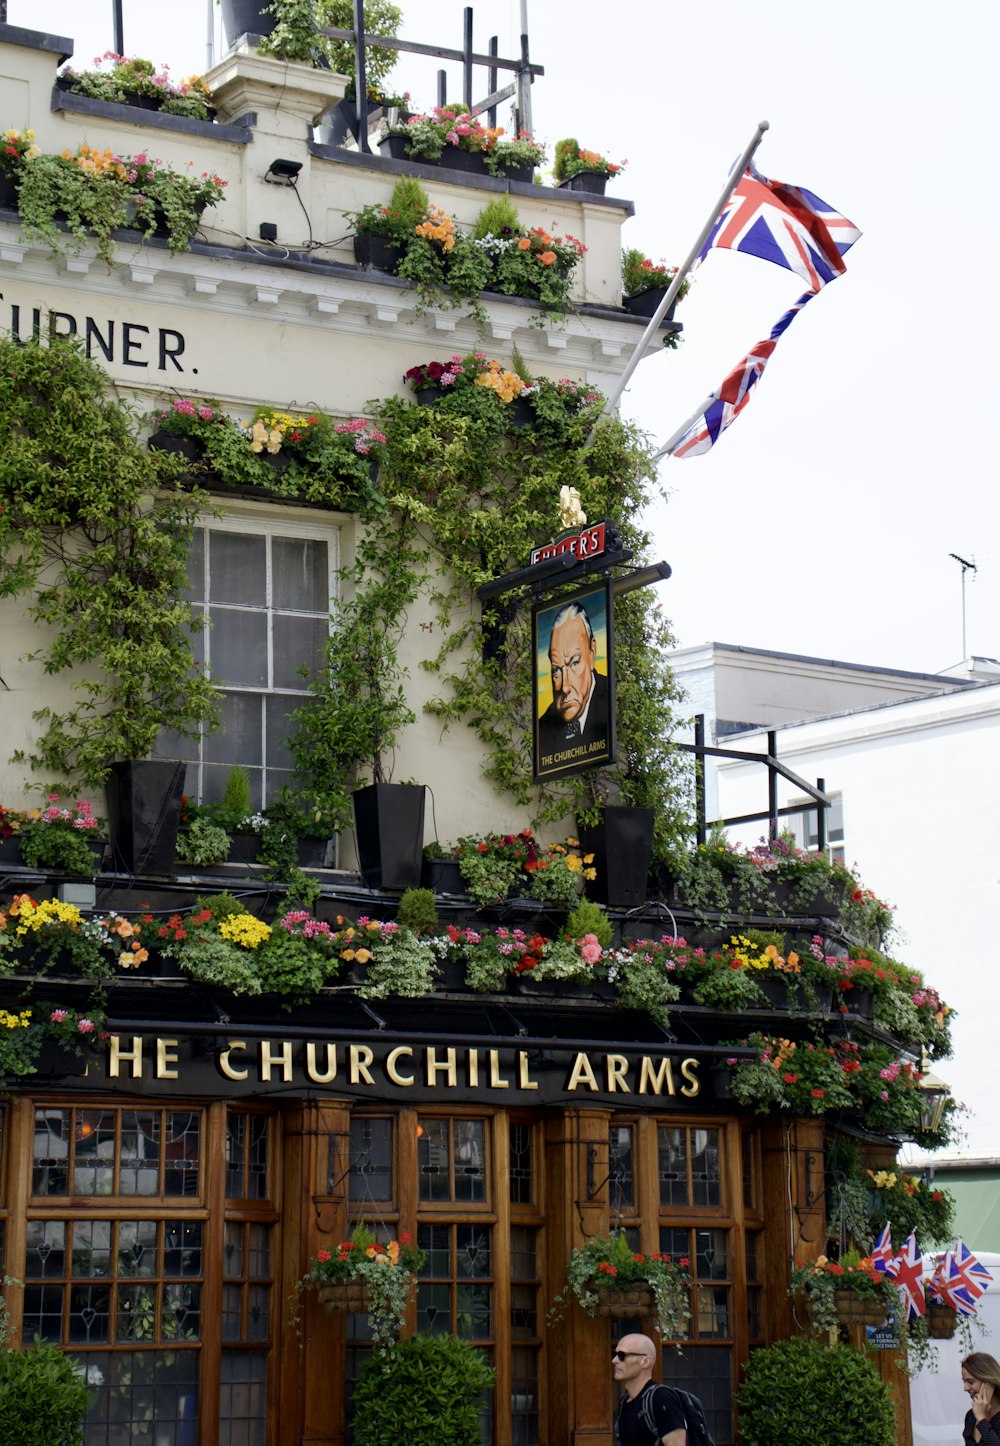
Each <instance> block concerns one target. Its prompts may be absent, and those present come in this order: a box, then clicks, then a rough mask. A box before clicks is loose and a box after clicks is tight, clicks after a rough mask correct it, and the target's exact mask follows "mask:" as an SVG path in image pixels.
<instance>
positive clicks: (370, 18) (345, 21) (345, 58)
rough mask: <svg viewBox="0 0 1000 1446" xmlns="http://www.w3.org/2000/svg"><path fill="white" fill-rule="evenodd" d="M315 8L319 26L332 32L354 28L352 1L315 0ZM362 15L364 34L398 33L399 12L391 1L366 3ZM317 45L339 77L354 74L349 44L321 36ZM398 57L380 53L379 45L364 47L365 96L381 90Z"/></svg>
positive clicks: (395, 34)
mask: <svg viewBox="0 0 1000 1446" xmlns="http://www.w3.org/2000/svg"><path fill="white" fill-rule="evenodd" d="M315 8H316V14H317V18H318V20H319V23H320V25H328V26H330V27H331V28H332V29H334V30H353V29H354V5H353V0H316V6H315ZM364 14H365V33H366V35H387V36H397V35H398V34H399V27H400V25H402V23H403V12H402V10H400V8H399V6H398V5H393V4H392V3H391V0H366V4H365V11H364ZM320 43H321V44H322V46H323V49H324V51H325V53H326V55H327V57H328V59H329V61H330V65H331V67H332V69H333V70H336V71H337V72H339V74H340V75H350V76H353V75H354V46H353V45H352V44H351V43H350V41H348V40H329V39H327V38H326V37H323V38H322V39H321V42H320ZM398 58H399V57H398V54H397V52H396V51H395V50H383V49H382V47H381V46H366V47H365V80H366V83H367V86H368V93H369V95H370V94H371V92H372V91H373V90H378V89H380V88H381V86H382V82H383V81H384V80H385V79H386V77H387V76H388V75H389V74H390V73H391V72H392V71H393V70H394V68H395V65H396V61H397V60H398Z"/></svg>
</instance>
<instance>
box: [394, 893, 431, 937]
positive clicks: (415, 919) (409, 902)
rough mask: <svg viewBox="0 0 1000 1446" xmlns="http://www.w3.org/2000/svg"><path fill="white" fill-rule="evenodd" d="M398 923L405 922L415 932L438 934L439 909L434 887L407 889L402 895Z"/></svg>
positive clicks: (397, 912) (397, 915) (397, 913)
mask: <svg viewBox="0 0 1000 1446" xmlns="http://www.w3.org/2000/svg"><path fill="white" fill-rule="evenodd" d="M396 923H397V924H405V925H406V926H407V928H409V929H412V930H413V932H414V934H436V933H437V931H438V911H437V907H436V905H435V903H434V890H433V889H406V890H404V892H403V894H402V895H401V896H400V900H399V908H398V909H397V911H396Z"/></svg>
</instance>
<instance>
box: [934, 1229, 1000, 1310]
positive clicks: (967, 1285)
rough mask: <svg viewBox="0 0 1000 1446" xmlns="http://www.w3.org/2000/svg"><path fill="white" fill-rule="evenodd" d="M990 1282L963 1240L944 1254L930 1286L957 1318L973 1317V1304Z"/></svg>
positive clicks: (985, 1270)
mask: <svg viewBox="0 0 1000 1446" xmlns="http://www.w3.org/2000/svg"><path fill="white" fill-rule="evenodd" d="M939 1272H940V1277H941V1278H940V1280H939V1279H938V1273H939ZM992 1279H993V1276H992V1275H991V1274H990V1272H989V1271H988V1270H987V1269H986V1267H985V1265H981V1264H980V1263H979V1261H978V1260H977V1259H976V1257H975V1256H974V1255H973V1253H972V1251H971V1250H970V1249H969V1247H968V1246H967V1245H966V1244H965V1243H964V1242H963V1241H962V1240H956V1241H955V1249H954V1250H949V1251H948V1252H947V1253H946V1255H945V1257H944V1260H943V1261H942V1262H941V1264H940V1266H939V1267H938V1270H936V1271H935V1272H934V1277H933V1284H934V1286H935V1289H936V1291H937V1294H938V1295H939V1296H940V1297H941V1299H942V1301H943V1302H944V1304H945V1305H950V1306H951V1308H952V1310H954V1311H957V1312H958V1314H959V1315H975V1313H976V1301H977V1300H978V1299H979V1297H980V1296H981V1295H982V1294H983V1293H984V1292H985V1290H986V1287H987V1286H988V1285H989V1284H990V1282H991V1281H992Z"/></svg>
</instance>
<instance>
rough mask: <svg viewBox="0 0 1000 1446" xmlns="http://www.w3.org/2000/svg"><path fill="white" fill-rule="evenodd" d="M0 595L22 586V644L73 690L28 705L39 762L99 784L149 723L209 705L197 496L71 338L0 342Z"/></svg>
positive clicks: (193, 718) (191, 723)
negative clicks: (200, 652)
mask: <svg viewBox="0 0 1000 1446" xmlns="http://www.w3.org/2000/svg"><path fill="white" fill-rule="evenodd" d="M0 407H2V411H3V415H4V419H5V423H6V426H7V429H8V436H7V443H6V445H5V447H4V449H3V453H2V455H0V597H13V596H18V595H20V594H23V593H33V594H34V597H33V600H32V602H31V604H30V606H29V608H28V613H29V616H30V617H31V618H32V619H33V620H34V621H35V622H37V623H39V624H41V625H42V627H43V629H45V641H44V642H43V644H42V645H41V646H40V647H39V648H38V650H37V651H36V652H35V653H34V654H32V655H31V657H32V661H34V662H35V663H37V664H38V665H39V666H40V667H41V669H42V670H43V671H44V672H45V673H47V674H62V673H69V674H70V676H71V677H72V678H73V680H74V687H73V701H72V702H71V703H70V705H69V706H68V707H67V709H66V710H65V711H63V712H57V711H56V710H55V709H53V708H51V707H43V708H41V709H40V710H39V711H38V712H37V713H36V715H35V716H36V718H38V719H40V720H41V721H42V722H43V723H44V724H45V728H44V730H43V732H42V734H41V736H40V737H39V738H38V739H37V741H36V743H35V745H34V751H33V752H30V753H26V752H19V753H18V754H16V755H15V757H16V758H17V759H18V760H20V761H27V762H28V763H29V764H30V766H31V767H32V768H33V769H34V770H36V771H37V772H41V773H44V774H47V775H49V776H53V775H56V776H61V777H66V778H75V779H78V780H79V781H80V782H82V783H84V784H86V785H88V786H97V785H99V784H101V783H102V782H103V781H104V779H105V777H106V776H107V771H108V767H109V765H110V764H111V762H112V761H113V760H115V759H120V758H144V757H146V756H147V755H148V754H149V752H150V751H151V749H152V747H153V744H154V742H155V741H156V738H157V735H158V733H159V731H160V729H161V728H162V727H170V728H174V729H176V730H178V731H179V732H180V733H182V734H184V735H187V736H194V735H195V734H196V733H197V732H198V730H199V728H200V727H201V725H202V724H203V723H211V722H212V720H213V719H214V713H215V696H216V695H215V691H214V689H213V688H212V686H211V684H210V683H209V682H208V680H207V679H206V678H203V677H201V676H200V675H199V672H198V670H197V667H196V664H195V659H194V653H193V650H192V647H191V634H192V632H193V631H195V630H196V629H197V628H198V627H199V626H200V622H199V619H198V618H197V617H196V615H195V613H194V610H193V609H192V608H191V606H190V605H189V604H188V603H187V602H185V601H183V596H184V591H185V588H186V582H187V575H186V565H187V557H188V552H189V549H190V545H191V539H192V536H193V533H194V527H195V523H196V520H197V517H198V514H199V512H200V511H202V510H203V509H204V507H205V503H206V498H205V497H204V494H202V493H199V492H197V491H193V492H180V491H177V490H174V489H171V490H169V491H160V490H159V489H162V488H167V487H170V484H171V482H172V481H173V480H174V479H175V478H176V477H177V475H178V471H179V469H178V467H177V464H176V463H175V462H173V461H172V460H171V459H169V458H166V457H163V456H157V455H156V454H153V453H150V452H148V451H147V449H146V448H145V447H143V446H141V445H140V443H139V441H138V435H137V423H136V418H135V417H134V415H133V414H132V412H131V411H130V410H129V409H128V407H127V406H126V405H125V404H124V403H123V402H121V401H120V400H118V399H117V398H115V397H114V396H113V395H112V394H111V391H110V386H109V383H108V381H107V378H106V376H105V375H104V373H103V372H102V371H101V369H100V367H98V366H97V365H96V364H95V363H93V362H91V361H88V360H87V359H86V357H84V355H83V353H82V350H81V349H80V347H79V346H77V345H76V344H75V343H73V342H70V341H62V340H59V341H54V342H53V343H51V344H50V345H48V346H40V345H38V344H36V343H34V342H30V343H27V344H24V345H22V344H19V343H17V342H15V341H13V340H10V339H0Z"/></svg>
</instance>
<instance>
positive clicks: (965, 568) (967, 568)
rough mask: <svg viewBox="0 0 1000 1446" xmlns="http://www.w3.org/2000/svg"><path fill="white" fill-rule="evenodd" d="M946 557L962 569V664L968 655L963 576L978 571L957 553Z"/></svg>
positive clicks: (972, 563) (971, 563)
mask: <svg viewBox="0 0 1000 1446" xmlns="http://www.w3.org/2000/svg"><path fill="white" fill-rule="evenodd" d="M948 556H949V557H950V558H953V559H954V561H955V562H957V563H958V565H959V567H960V568H961V569H962V662H963V663H964V662H967V661H968V657H969V655H968V653H967V651H966V646H965V574H966V573H967V572H978V571H979V569H978V567H977V566H976V564H975V563H974V562H969V560H968V559H967V558H965V557H959V555H958V553H957V552H949V554H948ZM973 581H975V579H973Z"/></svg>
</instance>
